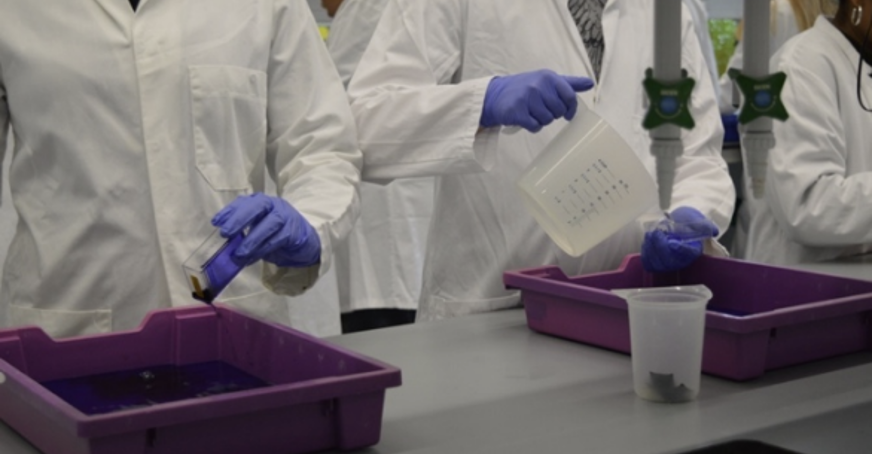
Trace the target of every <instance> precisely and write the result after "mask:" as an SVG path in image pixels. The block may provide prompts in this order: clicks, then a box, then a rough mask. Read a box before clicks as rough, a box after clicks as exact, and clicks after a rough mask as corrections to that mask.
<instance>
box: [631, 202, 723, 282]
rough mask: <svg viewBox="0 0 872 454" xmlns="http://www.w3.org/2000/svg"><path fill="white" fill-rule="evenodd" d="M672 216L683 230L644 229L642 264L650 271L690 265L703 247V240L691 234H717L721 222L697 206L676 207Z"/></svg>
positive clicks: (672, 269) (655, 271)
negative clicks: (715, 221) (648, 230)
mask: <svg viewBox="0 0 872 454" xmlns="http://www.w3.org/2000/svg"><path fill="white" fill-rule="evenodd" d="M671 218H672V220H673V221H674V222H675V223H676V224H679V225H680V226H681V231H679V232H665V231H662V230H653V231H650V232H645V241H644V242H643V243H642V266H643V267H644V268H645V270H646V271H648V272H651V273H666V272H670V271H678V270H680V269H683V268H686V267H688V266H690V264H691V263H693V262H694V260H696V259H698V258H699V256H701V255H702V251H703V244H702V241H700V240H698V239H695V240H690V238H700V237H716V236H718V226H717V225H715V224H714V223H713V222H712V221H710V220H708V219H707V218H706V217H705V215H703V214H702V213H700V212H699V211H697V210H696V209H693V208H690V207H680V208H677V209H675V210H674V211H673V212H672V214H671Z"/></svg>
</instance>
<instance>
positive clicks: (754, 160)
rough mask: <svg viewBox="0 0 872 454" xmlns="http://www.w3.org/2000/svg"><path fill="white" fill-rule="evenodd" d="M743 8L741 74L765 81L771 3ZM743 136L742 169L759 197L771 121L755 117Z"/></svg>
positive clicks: (757, 0) (756, 1)
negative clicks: (743, 164)
mask: <svg viewBox="0 0 872 454" xmlns="http://www.w3.org/2000/svg"><path fill="white" fill-rule="evenodd" d="M744 7H745V10H744V16H745V19H744V21H745V29H744V36H743V37H742V46H743V51H744V58H745V62H744V67H743V69H742V72H743V73H744V74H745V75H746V76H748V77H753V78H764V77H767V76H768V75H769V74H770V69H769V56H770V49H769V33H770V32H769V29H770V26H769V20H770V2H768V1H764V0H745V5H744ZM737 91H738V90H737ZM749 102H751V100H748V99H746V100H745V102H744V103H743V105H747V104H748V103H749ZM742 133H743V134H742V149H743V152H744V155H745V167H746V169H747V172H748V176H749V178H750V180H751V189H752V191H753V194H754V197H755V198H760V197H762V196H763V193H764V190H765V184H766V170H767V166H768V160H769V150H770V149H772V147H774V146H775V138H774V136H773V135H772V118H769V117H761V118H757V119H755V120H753V121H751V122H750V123H748V124H746V125H744V126H743V127H742Z"/></svg>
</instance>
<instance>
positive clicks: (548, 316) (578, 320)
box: [503, 255, 872, 380]
mask: <svg viewBox="0 0 872 454" xmlns="http://www.w3.org/2000/svg"><path fill="white" fill-rule="evenodd" d="M503 281H504V282H505V284H506V287H509V288H515V289H520V290H521V294H522V299H523V301H524V308H525V310H526V313H527V324H528V325H529V327H530V328H531V329H533V330H535V331H539V332H542V333H547V334H552V335H555V336H559V337H564V338H568V339H572V340H576V341H579V342H584V343H587V344H592V345H596V346H600V347H605V348H609V349H612V350H617V351H620V352H624V353H629V352H630V327H629V322H628V317H627V303H626V302H625V301H624V300H623V299H621V298H619V297H617V296H615V295H614V294H612V293H611V292H610V290H612V289H621V288H645V287H662V286H674V285H695V284H705V285H706V286H708V288H709V289H711V291H712V293H713V294H714V296H713V298H712V300H711V301H710V302H709V305H708V313H707V314H706V330H705V343H704V347H703V361H702V369H703V372H706V373H708V374H711V375H716V376H720V377H724V378H729V379H732V380H748V379H751V378H755V377H759V376H761V375H763V373H764V372H765V371H767V370H771V369H776V368H779V367H785V366H790V365H795V364H800V363H804V362H808V361H813V360H818V359H823V358H827V357H831V356H835V355H841V354H845V353H851V352H857V351H861V350H867V349H870V348H872V323H870V321H872V282H867V281H861V280H855V279H846V278H839V277H833V276H827V275H821V274H817V273H810V272H804V271H798V270H793V269H787V268H778V267H773V266H767V265H760V264H755V263H749V262H743V261H739V260H732V259H719V258H712V257H702V258H701V259H700V260H697V261H696V262H695V263H694V264H693V265H692V266H691V267H690V268H688V269H685V270H682V271H681V272H678V273H666V274H651V273H647V272H645V271H644V270H643V269H642V263H641V260H640V258H639V256H638V255H631V256H629V257H627V258H625V259H624V262H623V263H622V264H621V266H620V267H619V268H618V269H617V270H616V271H612V272H606V273H598V274H592V275H588V276H580V277H573V278H569V277H566V275H564V274H563V272H562V271H561V270H560V268H558V267H555V266H550V267H542V268H535V269H528V270H521V271H514V272H507V273H505V274H504V275H503Z"/></svg>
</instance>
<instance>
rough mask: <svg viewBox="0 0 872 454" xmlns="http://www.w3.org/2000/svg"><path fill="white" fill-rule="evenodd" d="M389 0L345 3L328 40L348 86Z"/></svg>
mask: <svg viewBox="0 0 872 454" xmlns="http://www.w3.org/2000/svg"><path fill="white" fill-rule="evenodd" d="M385 3H386V0H345V1H343V2H342V6H340V7H339V11H337V13H336V17H335V18H334V19H333V23H332V24H330V36H329V37H328V38H327V50H329V51H330V57H332V58H333V63H335V64H336V69H337V70H338V71H339V77H341V78H342V83H343V85H345V86H346V87H347V86H348V82H349V81H351V76H352V75H353V74H354V71H355V70H356V69H357V65H358V64H359V63H360V59H361V57H363V53H364V51H366V47H367V45H368V44H369V40H370V39H371V38H372V34H373V33H374V32H375V27H376V25H378V20H379V18H380V17H381V13H382V11H384V7H385Z"/></svg>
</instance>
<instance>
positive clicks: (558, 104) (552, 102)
mask: <svg viewBox="0 0 872 454" xmlns="http://www.w3.org/2000/svg"><path fill="white" fill-rule="evenodd" d="M593 85H594V83H593V81H592V80H591V79H588V78H587V77H573V76H561V75H558V74H557V73H555V72H554V71H549V70H539V71H533V72H527V73H520V74H515V75H512V76H504V77H495V78H494V79H492V80H491V82H490V84H489V85H488V87H487V93H486V94H485V96H484V108H483V109H482V112H481V120H480V122H479V124H480V125H481V126H482V127H485V128H492V127H494V126H520V127H522V128H524V129H526V130H528V131H531V132H538V131H539V130H541V129H542V128H543V127H544V126H547V125H549V124H551V122H552V121H554V120H556V119H558V118H561V117H563V118H566V119H567V120H571V119H572V118H573V117H574V116H575V112H576V110H577V109H578V97H577V96H576V92H581V91H587V90H590V89H591V88H593Z"/></svg>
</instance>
